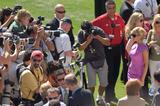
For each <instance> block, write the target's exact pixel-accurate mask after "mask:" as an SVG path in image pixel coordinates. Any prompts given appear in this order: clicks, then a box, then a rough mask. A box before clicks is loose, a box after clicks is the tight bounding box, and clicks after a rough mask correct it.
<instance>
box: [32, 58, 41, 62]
mask: <svg viewBox="0 0 160 106" xmlns="http://www.w3.org/2000/svg"><path fill="white" fill-rule="evenodd" d="M32 60H33V62H36V61H37V62H41V61H42V59H40V60H38V59H35V58H32Z"/></svg>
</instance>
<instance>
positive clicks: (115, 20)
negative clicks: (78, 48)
mask: <svg viewBox="0 0 160 106" xmlns="http://www.w3.org/2000/svg"><path fill="white" fill-rule="evenodd" d="M105 7H106V13H105V14H103V15H101V16H99V17H97V18H96V19H94V20H93V21H92V23H93V25H95V26H98V27H100V28H102V29H103V30H104V32H105V33H106V36H107V37H111V38H112V40H111V45H109V46H105V54H106V60H107V63H108V71H109V72H108V83H109V84H108V85H107V87H106V101H107V102H111V101H115V102H117V98H116V95H115V85H116V82H117V79H118V75H119V68H120V63H121V44H122V43H124V42H123V39H124V26H125V25H124V21H123V19H122V17H121V16H120V15H119V14H118V13H116V3H115V1H114V0H108V1H107V2H106V3H105Z"/></svg>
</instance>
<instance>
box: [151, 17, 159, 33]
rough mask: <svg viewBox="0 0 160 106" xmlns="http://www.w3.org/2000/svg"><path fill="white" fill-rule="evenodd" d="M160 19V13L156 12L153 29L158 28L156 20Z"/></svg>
mask: <svg viewBox="0 0 160 106" xmlns="http://www.w3.org/2000/svg"><path fill="white" fill-rule="evenodd" d="M157 20H159V21H160V14H156V15H155V16H154V19H153V22H152V27H153V30H154V31H155V30H156V24H155V23H156V21H157Z"/></svg>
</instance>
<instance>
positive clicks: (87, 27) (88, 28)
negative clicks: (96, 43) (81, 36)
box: [81, 21, 100, 36]
mask: <svg viewBox="0 0 160 106" xmlns="http://www.w3.org/2000/svg"><path fill="white" fill-rule="evenodd" d="M81 29H82V30H84V31H85V34H86V35H87V36H88V35H93V36H96V35H98V34H100V33H99V31H98V29H96V28H95V27H94V26H93V25H92V24H91V23H90V22H89V21H83V22H82V24H81Z"/></svg>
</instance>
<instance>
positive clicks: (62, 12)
mask: <svg viewBox="0 0 160 106" xmlns="http://www.w3.org/2000/svg"><path fill="white" fill-rule="evenodd" d="M56 12H57V13H60V14H64V13H65V12H66V11H65V10H64V11H58V10H56Z"/></svg>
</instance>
